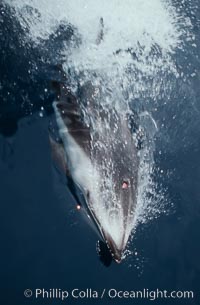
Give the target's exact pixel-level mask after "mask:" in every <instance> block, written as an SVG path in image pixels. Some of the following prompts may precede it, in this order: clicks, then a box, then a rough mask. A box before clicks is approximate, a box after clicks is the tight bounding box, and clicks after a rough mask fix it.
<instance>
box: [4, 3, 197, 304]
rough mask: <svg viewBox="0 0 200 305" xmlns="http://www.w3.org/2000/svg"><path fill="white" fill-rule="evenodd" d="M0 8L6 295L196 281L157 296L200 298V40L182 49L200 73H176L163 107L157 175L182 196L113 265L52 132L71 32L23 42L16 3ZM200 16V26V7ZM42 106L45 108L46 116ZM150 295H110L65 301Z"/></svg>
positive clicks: (20, 299) (173, 196) (16, 298)
mask: <svg viewBox="0 0 200 305" xmlns="http://www.w3.org/2000/svg"><path fill="white" fill-rule="evenodd" d="M185 11H186V12H187V10H186V8H185ZM0 12H1V15H0V17H1V19H0V73H1V79H0V81H1V86H0V190H1V193H0V198H1V200H0V202H1V213H0V217H1V219H0V231H1V251H0V254H1V256H0V258H1V259H0V263H1V269H0V274H1V277H2V281H1V285H0V287H1V293H0V297H1V298H2V303H1V304H8V305H10V304H14V305H22V304H35V303H37V304H57V303H59V301H57V300H44V301H41V300H37V301H36V300H34V299H26V298H25V297H24V296H23V291H24V290H25V289H27V288H31V289H34V288H46V289H47V290H48V289H50V288H61V289H64V290H65V289H69V290H70V289H71V288H76V287H77V288H80V289H84V288H93V289H96V290H100V289H102V288H107V289H110V288H116V289H122V290H137V289H143V288H148V289H149V290H151V289H156V288H159V289H168V290H193V291H194V293H195V299H194V300H185V301H184V300H178V299H176V300H169V299H168V300H157V301H154V303H155V304H163V303H165V304H187V305H188V304H200V293H199V292H200V263H199V257H200V243H199V241H200V103H199V101H198V98H199V93H200V92H199V90H200V86H199V73H200V69H199V58H197V57H196V56H197V54H198V49H197V51H196V53H194V51H191V50H188V52H187V54H188V56H187V57H186V58H185V57H183V56H182V54H181V51H180V53H179V54H176V56H177V58H176V61H177V63H178V64H180V65H182V67H183V70H184V72H185V73H186V74H188V75H189V73H190V71H189V70H188V69H191V70H192V67H194V66H195V67H196V69H197V71H198V73H197V76H196V77H194V78H191V79H188V80H187V81H186V82H185V83H184V84H183V83H179V81H177V80H176V81H175V80H174V87H175V90H174V91H173V93H171V95H170V99H171V103H168V105H167V106H166V107H165V108H163V107H162V106H160V107H158V111H157V112H156V113H155V117H156V120H157V122H158V124H159V126H161V125H162V123H163V122H164V123H165V126H164V127H161V128H160V132H159V135H158V137H157V140H156V151H155V162H156V165H157V166H160V167H161V168H162V169H164V172H166V171H171V175H170V176H164V177H160V178H159V179H161V180H162V183H163V186H164V187H166V188H167V190H168V191H167V196H168V197H169V199H170V201H172V202H173V203H174V209H173V213H171V214H170V215H168V216H164V215H163V216H161V217H160V218H158V219H156V220H153V221H151V222H150V223H149V224H147V225H144V226H140V227H138V230H137V233H136V235H135V238H134V240H133V246H132V247H133V248H135V249H137V251H138V253H139V261H140V263H137V261H136V260H135V258H132V259H131V258H128V259H127V261H126V262H124V263H123V264H121V265H116V264H114V263H113V264H112V265H111V267H110V268H105V267H104V266H103V265H101V263H100V262H99V260H98V257H97V255H96V250H95V244H96V235H95V233H94V232H93V231H92V230H91V228H90V227H89V226H88V225H87V224H86V223H85V222H84V221H82V216H81V215H80V214H79V213H76V211H75V209H74V206H73V202H72V198H71V196H70V194H69V192H68V191H67V188H66V186H65V183H64V181H63V180H62V178H61V177H60V176H59V175H58V174H57V173H56V172H55V170H54V168H53V165H52V160H51V151H50V147H49V141H48V127H49V121H50V120H51V119H52V107H51V103H52V101H53V98H54V95H53V92H52V91H51V87H50V80H52V79H55V78H56V79H59V72H58V70H57V69H56V66H55V65H57V64H59V63H60V62H59V60H60V50H61V48H62V41H63V40H62V35H63V37H66V35H69V33H68V30H67V29H66V27H65V26H64V25H61V28H60V36H59V37H58V36H56V35H55V36H52V37H50V39H49V41H48V42H44V43H43V47H42V48H41V49H40V50H38V49H36V48H35V47H34V46H33V45H31V43H30V42H29V43H28V44H25V43H24V35H25V33H24V32H23V29H21V28H20V25H19V24H18V22H17V20H15V18H14V17H13V14H12V12H11V11H10V9H9V8H8V7H6V6H5V5H4V4H0ZM195 18H196V19H194V32H195V34H198V33H199V27H198V26H199V23H198V22H197V21H198V20H199V19H198V18H199V16H198V15H196V16H195ZM197 42H198V41H197ZM52 53H53V54H54V56H52V55H51V54H52ZM51 56H52V57H51ZM188 60H189V61H190V62H191V64H192V66H190V68H188V65H187V61H188ZM36 67H37V69H36ZM45 88H47V89H48V91H47V92H46V91H45V90H44V89H45ZM172 105H173V106H172ZM41 106H43V107H44V108H45V111H44V117H42V118H41V117H40V116H39V113H38V112H39V111H40V108H41ZM174 114H175V115H176V120H173V119H172V117H173V115H174ZM160 150H161V151H162V154H161V155H160V154H159V153H158V152H159V151H160ZM130 265H132V266H130ZM135 265H136V266H140V268H139V269H137V268H136V267H135ZM149 302H150V301H148V300H134V299H133V300H131V299H130V300H128V299H126V300H125V299H124V300H117V299H116V300H109V299H107V298H105V299H104V300H80V299H79V300H78V301H76V302H75V301H74V300H72V299H70V300H66V301H65V302H64V303H68V304H73V303H76V304H94V303H95V304H103V305H104V304H115V303H117V304H118V303H120V304H147V303H149Z"/></svg>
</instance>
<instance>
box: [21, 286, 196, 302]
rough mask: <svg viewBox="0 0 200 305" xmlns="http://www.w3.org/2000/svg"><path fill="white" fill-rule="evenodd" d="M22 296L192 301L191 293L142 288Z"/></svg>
mask: <svg viewBox="0 0 200 305" xmlns="http://www.w3.org/2000/svg"><path fill="white" fill-rule="evenodd" d="M24 296H25V297H26V298H35V299H60V300H62V301H64V300H67V299H70V298H73V299H98V298H99V299H103V298H110V299H147V300H150V301H154V300H157V299H193V298H194V292H193V291H186V290H185V291H181V290H179V291H175V290H173V291H168V290H160V289H155V290H150V289H148V288H144V289H142V290H129V291H128V290H127V291H126V290H119V289H115V288H111V289H105V288H103V289H98V290H94V289H91V288H87V289H84V290H81V289H79V288H74V289H72V290H62V289H59V288H52V289H47V290H46V289H44V288H36V289H26V290H25V291H24Z"/></svg>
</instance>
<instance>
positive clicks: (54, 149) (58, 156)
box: [49, 135, 70, 176]
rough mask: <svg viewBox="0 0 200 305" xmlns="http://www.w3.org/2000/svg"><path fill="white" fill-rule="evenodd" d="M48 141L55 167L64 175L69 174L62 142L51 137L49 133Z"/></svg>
mask: <svg viewBox="0 0 200 305" xmlns="http://www.w3.org/2000/svg"><path fill="white" fill-rule="evenodd" d="M49 141H50V146H51V153H52V159H53V160H54V162H55V165H56V167H57V168H58V169H59V170H60V171H61V172H62V173H63V174H65V175H66V176H70V172H69V169H68V167H67V161H66V156H65V150H64V146H63V143H62V142H60V143H59V142H57V141H56V140H54V139H53V138H52V136H51V135H49Z"/></svg>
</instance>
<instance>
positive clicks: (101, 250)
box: [96, 240, 113, 267]
mask: <svg viewBox="0 0 200 305" xmlns="http://www.w3.org/2000/svg"><path fill="white" fill-rule="evenodd" d="M96 250H97V254H98V255H99V259H100V261H101V262H102V264H103V265H104V266H106V267H109V266H110V265H111V263H112V259H113V258H112V255H111V253H110V251H109V249H108V247H107V245H106V243H105V242H103V241H101V240H98V241H97V244H96Z"/></svg>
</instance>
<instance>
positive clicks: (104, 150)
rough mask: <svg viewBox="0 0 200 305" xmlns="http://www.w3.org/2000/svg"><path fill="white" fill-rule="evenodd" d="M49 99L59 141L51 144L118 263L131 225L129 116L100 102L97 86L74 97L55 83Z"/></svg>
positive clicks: (134, 157) (133, 173)
mask: <svg viewBox="0 0 200 305" xmlns="http://www.w3.org/2000/svg"><path fill="white" fill-rule="evenodd" d="M58 87H59V93H58V100H57V101H56V102H54V104H53V106H54V110H55V115H56V122H57V125H58V129H59V135H60V138H61V143H55V142H54V141H53V140H51V142H52V146H53V147H54V148H53V149H54V151H56V156H57V157H56V158H57V159H59V160H60V167H62V168H63V169H64V170H65V172H66V174H67V176H68V178H69V181H71V182H73V183H74V184H75V187H74V186H73V188H70V190H71V191H72V193H73V194H74V196H76V194H77V192H76V187H78V189H79V190H80V191H81V193H82V194H83V196H84V200H85V203H86V204H85V205H86V208H87V213H88V217H89V218H90V219H91V220H92V221H93V223H94V224H95V226H96V227H97V229H98V232H99V233H100V235H101V238H102V239H103V240H104V241H105V242H106V245H107V248H108V249H109V253H111V255H112V257H113V259H114V260H115V261H116V262H117V263H119V262H121V260H122V259H123V254H124V251H125V248H126V245H127V242H128V240H129V237H130V234H131V231H132V229H133V223H134V217H135V213H134V212H135V208H136V201H137V183H138V166H139V157H138V152H137V145H136V141H135V139H134V137H133V135H132V133H131V128H130V126H129V125H130V124H129V118H128V116H127V115H126V114H124V113H119V111H117V110H116V109H115V107H111V106H109V105H108V106H107V107H102V105H101V103H100V102H98V101H99V100H100V98H101V97H100V96H101V92H100V89H99V88H94V87H93V86H92V85H91V84H87V85H85V86H83V88H81V90H80V92H79V97H75V96H74V95H73V94H72V93H71V91H70V89H69V87H68V86H67V85H66V84H64V83H60V84H57V89H58Z"/></svg>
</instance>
